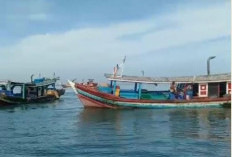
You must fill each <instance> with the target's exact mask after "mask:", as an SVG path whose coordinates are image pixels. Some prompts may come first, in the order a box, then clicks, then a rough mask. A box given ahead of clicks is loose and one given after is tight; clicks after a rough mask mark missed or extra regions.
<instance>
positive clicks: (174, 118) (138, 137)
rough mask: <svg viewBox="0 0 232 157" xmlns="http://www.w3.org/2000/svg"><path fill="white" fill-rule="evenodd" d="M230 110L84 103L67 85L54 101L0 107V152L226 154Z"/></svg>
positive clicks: (10, 155) (27, 155) (9, 156)
mask: <svg viewBox="0 0 232 157" xmlns="http://www.w3.org/2000/svg"><path fill="white" fill-rule="evenodd" d="M230 123H231V111H230V109H228V108H198V109H127V110H112V109H84V108H83V107H82V104H81V102H80V101H79V100H78V99H77V98H76V96H75V94H74V93H73V92H72V91H71V90H70V91H69V90H68V91H67V92H66V94H65V95H64V96H63V97H62V98H61V100H59V101H56V102H54V103H47V104H31V105H20V106H15V107H1V108H0V156H3V157H14V156H16V157H32V156H54V157H61V156H62V157H63V156H67V157H70V156H81V157H82V156H101V157H103V156H107V157H108V156H115V157H116V156H133V157H134V156H145V157H146V156H152V157H153V156H160V157H165V156H167V157H168V156H176V157H181V156H183V157H186V156H188V157H192V156H197V157H201V156H202V157H205V156H210V157H220V156H223V157H224V156H225V157H226V156H230V133H231V130H230Z"/></svg>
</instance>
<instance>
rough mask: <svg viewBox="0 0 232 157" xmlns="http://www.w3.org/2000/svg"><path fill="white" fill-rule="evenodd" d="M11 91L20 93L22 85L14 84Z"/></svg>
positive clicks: (16, 93) (15, 93)
mask: <svg viewBox="0 0 232 157" xmlns="http://www.w3.org/2000/svg"><path fill="white" fill-rule="evenodd" d="M12 92H13V94H14V95H18V94H22V87H21V86H14V87H13V90H12Z"/></svg>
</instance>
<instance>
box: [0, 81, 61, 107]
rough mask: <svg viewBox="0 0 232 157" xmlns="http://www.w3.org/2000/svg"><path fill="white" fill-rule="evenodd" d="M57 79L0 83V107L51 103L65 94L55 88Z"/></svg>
mask: <svg viewBox="0 0 232 157" xmlns="http://www.w3.org/2000/svg"><path fill="white" fill-rule="evenodd" d="M57 80H59V78H52V79H50V78H38V79H33V77H31V82H28V83H22V82H12V81H3V82H0V106H4V105H16V104H29V103H44V102H52V101H55V100H57V99H59V98H60V96H61V95H63V94H64V93H65V90H64V89H57V88H56V86H55V83H56V81H57Z"/></svg>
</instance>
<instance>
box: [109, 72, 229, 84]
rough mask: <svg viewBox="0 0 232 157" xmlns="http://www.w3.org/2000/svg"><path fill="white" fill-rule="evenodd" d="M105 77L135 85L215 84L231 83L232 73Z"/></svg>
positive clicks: (110, 75)
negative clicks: (173, 83)
mask: <svg viewBox="0 0 232 157" xmlns="http://www.w3.org/2000/svg"><path fill="white" fill-rule="evenodd" d="M105 77H106V78H107V79H108V80H110V81H117V82H133V83H146V84H154V83H172V82H173V81H174V82H175V83H209V82H211V83H213V82H231V73H224V74H212V75H198V76H181V77H143V76H141V77H140V76H126V75H123V76H122V77H121V76H115V77H114V76H113V75H112V74H105Z"/></svg>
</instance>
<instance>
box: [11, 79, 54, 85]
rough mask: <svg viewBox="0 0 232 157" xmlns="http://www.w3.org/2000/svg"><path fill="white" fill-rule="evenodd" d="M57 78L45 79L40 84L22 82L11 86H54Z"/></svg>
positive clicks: (13, 83)
mask: <svg viewBox="0 0 232 157" xmlns="http://www.w3.org/2000/svg"><path fill="white" fill-rule="evenodd" d="M56 81H57V78H54V79H45V80H44V81H43V82H38V83H34V82H28V83H22V82H10V84H12V85H19V86H22V85H25V86H27V87H40V86H49V85H52V84H54V83H56Z"/></svg>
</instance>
